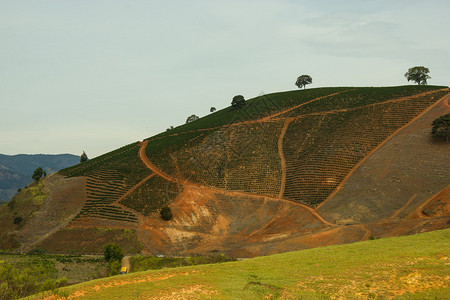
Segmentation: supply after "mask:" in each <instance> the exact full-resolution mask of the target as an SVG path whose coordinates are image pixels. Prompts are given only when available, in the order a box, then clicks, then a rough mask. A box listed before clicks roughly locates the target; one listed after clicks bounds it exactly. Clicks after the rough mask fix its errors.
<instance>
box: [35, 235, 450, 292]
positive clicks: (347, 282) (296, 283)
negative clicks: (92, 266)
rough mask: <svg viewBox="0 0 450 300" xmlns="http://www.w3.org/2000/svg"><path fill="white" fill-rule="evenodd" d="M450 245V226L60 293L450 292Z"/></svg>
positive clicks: (109, 280)
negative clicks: (437, 229)
mask: <svg viewBox="0 0 450 300" xmlns="http://www.w3.org/2000/svg"><path fill="white" fill-rule="evenodd" d="M449 249H450V229H447V230H440V231H434V232H428V233H423V234H418V235H414V236H407V237H396V238H387V239H380V240H373V241H365V242H359V243H354V244H349V245H340V246H329V247H324V248H318V249H308V250H302V251H297V252H289V253H283V254H277V255H271V256H265V257H258V258H253V259H249V260H244V261H237V262H228V263H221V264H211V265H202V266H195V267H182V268H174V269H163V270H158V271H145V272H138V273H131V274H128V275H120V276H115V277H111V278H105V279H99V280H94V281H90V282H86V283H82V284H78V285H74V286H70V287H66V288H63V289H60V290H59V291H58V292H57V294H58V295H60V296H66V297H69V298H72V297H73V298H76V297H82V298H83V299H144V298H145V299H203V298H205V299H210V298H213V299H372V298H373V299H375V298H376V299H388V298H389V299H392V298H393V299H448V297H449V296H450V286H449V282H450V272H449V267H448V265H449V263H450V258H449V256H450V251H449ZM32 298H33V297H32ZM35 298H37V297H35Z"/></svg>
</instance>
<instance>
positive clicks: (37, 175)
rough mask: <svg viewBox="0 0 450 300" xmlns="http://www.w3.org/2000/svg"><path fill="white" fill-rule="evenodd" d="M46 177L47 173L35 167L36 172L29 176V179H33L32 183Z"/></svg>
mask: <svg viewBox="0 0 450 300" xmlns="http://www.w3.org/2000/svg"><path fill="white" fill-rule="evenodd" d="M45 176H47V173H46V172H45V171H44V169H42V168H41V167H37V168H36V170H34V173H33V175H31V178H33V180H34V181H39V179H41V177H45Z"/></svg>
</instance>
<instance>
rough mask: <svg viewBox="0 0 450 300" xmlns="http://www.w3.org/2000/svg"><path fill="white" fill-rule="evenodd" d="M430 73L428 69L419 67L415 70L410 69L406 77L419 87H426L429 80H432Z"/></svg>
mask: <svg viewBox="0 0 450 300" xmlns="http://www.w3.org/2000/svg"><path fill="white" fill-rule="evenodd" d="M428 73H430V70H429V69H428V68H425V67H423V66H417V67H414V68H409V69H408V72H406V73H405V77H406V79H408V81H414V82H415V83H417V84H418V85H425V84H427V79H430V78H431V77H430V76H428V75H427V74H428Z"/></svg>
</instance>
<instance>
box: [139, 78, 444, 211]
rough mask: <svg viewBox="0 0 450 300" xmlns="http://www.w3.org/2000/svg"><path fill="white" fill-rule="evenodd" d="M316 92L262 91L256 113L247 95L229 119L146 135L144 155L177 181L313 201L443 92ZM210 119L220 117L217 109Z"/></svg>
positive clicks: (421, 89)
mask: <svg viewBox="0 0 450 300" xmlns="http://www.w3.org/2000/svg"><path fill="white" fill-rule="evenodd" d="M324 90H327V91H328V93H327V94H324V93H323V92H324ZM316 92H317V94H316V95H315V96H317V97H314V96H312V92H311V91H310V93H309V94H307V95H302V92H301V91H299V92H297V93H293V92H290V93H287V94H286V95H285V96H286V97H292V98H290V99H293V98H295V97H297V99H296V100H291V101H285V102H283V101H280V102H276V100H274V99H277V97H280V95H279V94H276V95H267V96H266V97H265V98H263V100H264V101H265V103H266V106H265V107H264V109H265V110H264V111H262V112H261V113H260V114H255V113H254V111H256V110H257V109H255V108H254V107H253V106H252V104H253V102H251V101H249V102H250V103H249V104H248V106H247V108H246V109H244V110H242V111H237V112H235V114H236V120H235V122H233V123H231V124H227V125H223V126H221V127H214V124H213V122H212V121H210V122H209V124H207V125H209V126H210V127H209V128H202V129H197V131H193V130H190V129H191V128H189V127H187V126H186V128H185V131H181V130H180V129H178V130H177V132H176V133H173V134H170V132H169V133H166V135H165V136H164V138H163V136H157V137H155V138H151V139H149V146H148V147H147V156H148V157H149V159H150V160H151V161H152V162H153V163H154V164H155V166H156V167H157V168H159V169H161V170H162V171H164V172H166V173H167V174H169V175H170V176H172V177H173V178H177V179H178V180H180V181H189V182H194V183H198V184H201V185H205V186H209V187H214V188H219V189H225V190H235V191H243V192H249V193H254V194H259V195H267V196H271V197H279V198H286V199H291V200H293V201H297V202H300V203H304V204H308V205H311V206H317V205H319V204H320V203H322V202H323V201H324V200H325V199H327V197H328V196H329V195H330V194H331V193H332V192H333V191H334V190H335V189H336V187H337V186H338V185H339V183H340V182H341V181H342V180H343V179H344V178H345V177H346V176H347V174H348V173H349V172H350V171H351V170H352V169H353V168H354V167H355V166H356V165H357V163H358V162H359V161H361V160H362V159H363V158H364V157H366V156H367V155H368V154H369V153H371V151H373V150H374V149H375V148H376V147H377V146H378V145H380V144H381V143H382V142H383V141H384V140H385V139H387V138H388V137H389V136H391V135H392V134H393V133H395V132H396V131H397V130H399V129H400V128H402V127H403V126H404V125H406V124H408V123H409V122H410V121H411V120H413V119H414V118H415V117H416V116H418V115H419V114H420V113H421V112H422V111H424V110H425V109H427V108H428V107H429V106H431V105H432V104H434V103H435V102H436V101H437V100H438V99H440V98H441V97H442V96H444V95H445V94H447V92H448V91H447V90H440V89H438V88H433V87H425V88H424V87H394V88H343V89H340V90H336V89H319V90H317V91H316ZM319 92H320V93H319ZM270 105H272V106H271V107H270ZM267 112H270V114H268V113H267ZM211 118H212V117H210V119H211ZM216 119H217V120H218V121H219V120H221V118H220V114H219V115H217V118H216ZM203 122H205V121H203ZM193 123H195V122H193Z"/></svg>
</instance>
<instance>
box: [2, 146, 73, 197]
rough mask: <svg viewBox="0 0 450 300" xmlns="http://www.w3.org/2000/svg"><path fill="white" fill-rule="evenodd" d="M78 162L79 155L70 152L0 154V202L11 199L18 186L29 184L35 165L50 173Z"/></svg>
mask: <svg viewBox="0 0 450 300" xmlns="http://www.w3.org/2000/svg"><path fill="white" fill-rule="evenodd" d="M79 162H80V157H79V156H76V155H72V154H57V155H49V154H35V155H27V154H19V155H4V154H0V203H1V202H6V201H9V200H11V198H12V196H13V195H14V194H16V192H17V189H18V188H23V187H25V186H26V185H27V184H29V183H30V182H31V181H32V179H31V175H33V172H34V170H36V168H37V167H42V168H43V169H44V170H45V171H46V172H47V174H52V173H55V172H57V171H59V170H61V169H64V168H67V167H70V166H73V165H76V164H78V163H79Z"/></svg>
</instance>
